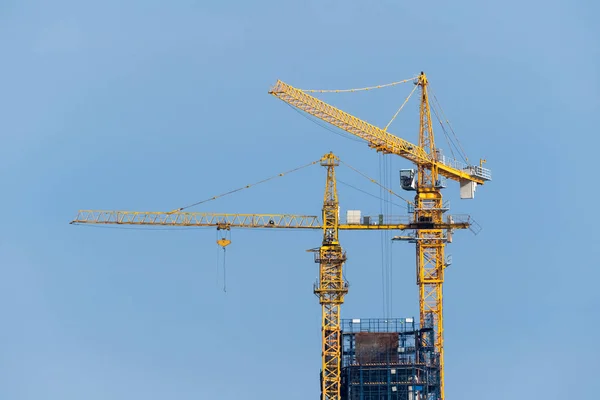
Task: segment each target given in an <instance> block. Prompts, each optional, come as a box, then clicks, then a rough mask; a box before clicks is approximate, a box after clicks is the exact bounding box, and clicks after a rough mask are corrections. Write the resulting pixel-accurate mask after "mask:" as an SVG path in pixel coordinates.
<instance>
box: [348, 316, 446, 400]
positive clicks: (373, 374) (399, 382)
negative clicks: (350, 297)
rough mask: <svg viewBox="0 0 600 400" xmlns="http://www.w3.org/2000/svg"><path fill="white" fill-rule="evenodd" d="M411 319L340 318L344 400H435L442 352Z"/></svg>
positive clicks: (424, 330) (426, 331)
mask: <svg viewBox="0 0 600 400" xmlns="http://www.w3.org/2000/svg"><path fill="white" fill-rule="evenodd" d="M431 332H432V328H431V327H429V328H424V329H419V328H417V323H416V322H415V321H414V319H413V318H395V319H347V320H342V392H341V399H342V400H435V399H437V398H438V397H439V394H440V364H439V354H437V353H436V352H435V347H434V346H433V345H429V346H423V343H424V342H427V341H428V340H426V339H423V337H424V336H428V335H431Z"/></svg>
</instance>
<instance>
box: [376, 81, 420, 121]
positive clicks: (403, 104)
mask: <svg viewBox="0 0 600 400" xmlns="http://www.w3.org/2000/svg"><path fill="white" fill-rule="evenodd" d="M418 87H419V85H415V87H414V88H413V90H411V92H410V94H409V95H408V97H407V98H406V100H404V103H402V105H401V106H400V108H399V109H398V111H396V114H394V116H393V117H392V119H391V120H390V122H388V124H387V125H386V126H385V128H383V130H384V131H387V130H388V128H389V127H390V125H391V124H392V122H394V120H395V119H396V117H397V116H398V114H400V111H402V109H403V108H404V106H405V105H406V103H408V100H409V99H410V97H411V96H412V95H413V93H414V92H415V90H417V88H418Z"/></svg>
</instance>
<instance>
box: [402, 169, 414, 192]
mask: <svg viewBox="0 0 600 400" xmlns="http://www.w3.org/2000/svg"><path fill="white" fill-rule="evenodd" d="M400 186H402V189H404V190H412V191H415V190H417V174H416V171H415V170H414V169H401V170H400Z"/></svg>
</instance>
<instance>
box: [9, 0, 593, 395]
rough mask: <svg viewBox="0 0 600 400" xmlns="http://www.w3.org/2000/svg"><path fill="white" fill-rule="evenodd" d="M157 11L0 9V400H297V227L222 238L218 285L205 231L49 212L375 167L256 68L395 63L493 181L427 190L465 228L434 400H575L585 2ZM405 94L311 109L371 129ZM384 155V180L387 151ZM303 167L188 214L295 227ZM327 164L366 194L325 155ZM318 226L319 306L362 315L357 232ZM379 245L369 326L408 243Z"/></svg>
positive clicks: (372, 209) (584, 242) (309, 375)
mask: <svg viewBox="0 0 600 400" xmlns="http://www.w3.org/2000/svg"><path fill="white" fill-rule="evenodd" d="M123 3H126V4H123ZM206 3H208V2H206ZM165 4H166V3H165V2H158V1H143V2H142V1H129V2H118V1H106V2H102V4H92V3H91V2H66V1H55V2H52V3H50V2H41V1H31V2H17V1H10V0H8V1H4V2H2V4H1V5H0V32H1V34H0V49H1V50H2V53H3V57H2V60H3V61H2V63H1V64H0V83H1V87H2V91H1V92H0V106H1V108H2V110H3V113H2V118H0V132H1V133H0V135H1V136H0V137H1V138H2V146H0V173H1V175H0V176H1V177H2V181H3V183H4V188H5V191H4V195H3V196H2V197H1V198H0V205H1V206H2V209H3V210H4V215H3V218H2V220H3V223H2V228H0V229H1V230H0V232H1V236H0V260H1V262H0V315H1V316H2V319H3V328H2V329H1V330H0V398H2V399H7V400H8V399H10V400H21V399H23V400H25V399H27V400H29V399H44V400H54V399H57V400H58V399H60V400H70V399H73V400H75V399H82V398H85V399H89V400H95V399H107V398H110V399H115V400H119V399H131V398H144V399H147V400H154V399H166V398H176V399H181V400H185V399H209V398H211V399H225V400H227V399H237V398H241V397H243V398H248V399H275V398H287V399H290V400H291V399H310V398H317V396H318V393H319V387H318V377H319V367H320V333H319V324H320V307H319V305H318V300H317V298H316V297H315V296H314V295H313V294H312V284H313V282H314V280H315V278H316V276H317V266H316V265H315V264H314V263H313V261H312V258H311V255H310V254H308V253H306V252H305V251H304V250H306V249H309V248H313V247H316V246H318V245H319V242H320V237H319V233H318V232H296V231H289V232H286V231H283V232H279V233H274V232H270V231H267V232H265V231H251V230H250V231H243V230H234V231H233V232H232V239H233V244H232V245H231V246H230V247H229V249H228V253H227V293H224V292H223V290H222V283H223V282H222V280H221V279H220V278H218V272H219V271H217V254H218V253H217V245H216V244H215V239H216V234H215V231H214V230H213V229H202V230H193V231H180V230H173V231H170V230H169V231H164V230H161V231H144V230H122V229H98V228H90V227H84V226H71V225H69V224H68V222H69V221H70V220H71V219H72V218H73V217H74V216H75V215H76V211H77V210H78V209H81V208H84V209H87V208H89V209H125V210H170V209H173V208H176V207H179V206H182V205H185V204H189V203H192V202H194V201H196V200H201V199H204V198H206V197H210V196H212V195H215V194H218V193H221V192H224V191H227V190H229V189H232V188H236V187H239V186H242V185H245V184H247V183H250V182H253V181H256V180H260V179H262V178H264V177H267V176H270V175H273V174H275V173H278V172H282V171H285V170H287V169H291V168H294V167H296V166H299V165H302V164H305V163H307V162H310V161H312V160H316V159H318V158H319V157H320V156H321V155H323V154H324V153H326V152H328V151H333V152H335V153H336V154H337V155H339V156H340V157H341V158H342V159H343V160H344V161H346V162H347V163H348V164H350V165H352V166H354V167H356V168H358V169H360V170H361V171H364V172H365V173H367V174H369V175H371V176H373V177H378V176H380V175H379V174H380V171H379V161H380V156H378V155H377V154H376V153H375V152H373V151H372V150H370V149H369V148H368V147H367V146H366V145H364V144H362V143H357V142H355V141H352V140H348V139H344V138H342V137H340V136H338V135H334V134H332V133H330V132H329V131H327V130H325V129H323V128H321V127H319V126H318V125H315V124H314V123H312V122H310V121H308V120H306V119H305V118H302V117H301V116H300V115H299V114H298V113H296V112H294V111H293V110H291V109H290V108H289V107H287V106H286V105H285V104H284V103H282V102H281V101H279V100H277V99H275V98H273V97H272V96H269V95H268V94H267V91H268V89H269V88H270V86H271V85H272V84H273V83H275V81H276V80H277V79H282V80H284V81H286V82H288V83H290V84H292V85H294V86H297V87H301V88H348V87H362V86H368V85H373V84H380V83H386V82H391V81H396V80H400V79H404V78H408V77H411V76H414V75H415V74H416V73H418V72H419V71H421V70H423V71H425V72H426V73H427V74H428V76H429V78H430V80H431V83H432V88H433V89H434V91H435V93H436V95H437V97H438V99H439V100H440V102H441V104H442V106H443V108H444V111H445V113H446V115H447V116H448V118H449V119H450V121H451V122H452V124H453V127H454V129H455V131H456V132H457V135H458V136H459V138H460V140H461V143H462V144H463V145H464V147H465V150H466V152H467V154H468V155H469V156H470V157H471V159H472V160H477V159H478V158H479V157H485V158H487V160H488V164H487V165H488V166H489V167H490V168H491V169H492V170H493V173H494V181H493V182H491V183H490V184H489V185H486V186H485V187H481V188H479V190H478V192H477V195H476V199H475V200H472V201H466V200H463V201H461V200H459V199H458V188H457V186H456V185H453V184H451V185H450V187H449V188H448V189H446V191H445V196H446V197H447V198H448V199H450V200H451V205H452V212H453V213H469V214H471V215H472V216H473V217H474V218H475V219H476V220H477V221H478V222H479V223H480V224H481V225H482V226H483V231H482V232H481V233H480V234H479V235H477V236H474V235H472V234H470V233H469V232H460V233H458V234H456V236H455V241H454V243H452V245H450V246H449V248H448V253H450V254H452V256H453V264H452V266H451V267H450V268H449V269H448V270H447V274H446V285H445V292H444V293H445V306H446V308H445V310H446V312H445V317H446V338H447V341H446V363H447V368H446V377H447V398H449V399H453V398H454V399H457V398H462V399H463V400H469V399H481V398H485V399H488V400H495V399H506V398H516V397H521V398H544V399H559V398H561V399H562V398H566V397H571V398H584V397H586V398H591V397H593V396H594V393H595V392H593V388H592V386H591V385H590V383H591V382H593V381H594V379H595V376H593V371H594V370H596V369H597V367H598V362H597V358H598V355H599V354H598V350H597V349H595V347H594V343H595V341H596V339H597V336H598V335H597V330H598V328H599V327H600V321H599V320H598V316H597V309H598V306H599V305H600V304H599V303H600V295H599V294H598V293H597V291H596V290H595V289H594V288H593V286H592V285H591V282H594V281H596V280H598V278H600V273H599V272H598V269H597V268H594V265H597V262H594V261H593V259H594V258H593V257H594V256H593V247H592V246H593V245H594V244H596V243H597V239H598V235H597V234H596V233H594V232H595V230H594V229H593V228H594V226H595V222H597V219H598V218H597V216H596V213H594V212H593V211H594V208H593V206H592V204H593V199H594V197H595V195H596V194H597V189H596V188H595V185H594V183H595V178H593V176H592V172H593V165H595V162H594V161H595V158H596V152H597V150H596V149H597V148H598V147H599V146H600V141H599V140H598V138H597V135H594V132H595V130H596V129H597V128H596V126H595V121H594V116H595V115H596V113H597V112H598V111H599V110H598V109H599V106H600V97H599V93H600V83H599V74H598V71H600V50H599V49H600V46H599V45H600V43H599V39H600V29H599V28H598V26H597V24H596V21H595V20H594V16H595V15H597V14H598V11H600V10H599V8H598V6H597V5H596V4H595V3H592V2H585V1H579V2H567V1H546V2H536V1H519V2H516V1H505V2H501V3H496V4H483V3H482V2H477V1H465V2H462V3H461V4H457V3H440V4H427V5H418V4H417V3H412V4H409V3H402V2H397V1H379V2H368V3H367V2H342V1H333V0H332V1H328V2H317V1H312V0H311V1H306V2H293V3H292V2H290V4H283V3H282V2H275V1H259V2H241V1H228V2H225V1H223V2H210V3H208V4H204V2H199V1H176V2H171V3H170V4H169V5H168V6H167V5H165ZM408 90H409V88H408V87H407V86H400V87H396V88H393V89H385V90H381V91H378V92H368V93H355V94H351V95H322V96H321V97H322V98H323V99H325V100H326V101H330V102H331V103H333V104H335V105H337V106H339V107H341V108H343V109H345V110H347V111H349V112H352V113H355V114H356V115H358V116H360V117H362V118H364V119H366V120H368V121H370V122H372V123H375V124H377V125H385V124H386V123H387V121H388V120H389V118H390V117H391V115H393V113H394V112H395V110H396V109H397V107H398V106H399V105H400V104H401V103H402V101H403V99H404V97H405V96H406V95H407V94H408ZM417 121H418V114H417V106H416V103H415V102H411V103H409V106H407V108H406V109H405V110H403V112H402V113H401V115H400V117H399V119H398V121H397V122H395V123H394V124H393V125H392V127H391V128H390V130H391V131H392V132H393V133H396V134H398V135H401V136H403V137H405V138H406V139H408V140H412V141H416V135H417V131H416V126H417V125H416V124H417ZM442 137H443V136H442V135H441V133H440V132H438V138H439V139H441V138H442ZM390 163H391V166H392V173H391V182H392V183H393V184H394V185H396V186H394V190H399V188H398V186H397V183H398V182H397V170H398V169H399V168H406V167H408V166H409V164H408V163H407V162H405V161H403V160H401V159H396V158H394V159H392V160H391V161H390ZM323 172H324V171H323V170H322V168H320V167H318V166H315V167H311V168H310V169H307V170H303V171H301V172H297V173H295V174H292V175H290V176H288V177H285V178H282V179H280V180H276V181H274V182H270V183H269V184H265V185H261V186H258V187H256V188H253V189H251V190H248V191H245V192H243V193H240V194H238V195H235V196H231V197H227V198H224V199H221V200H219V201H215V202H211V203H207V204H205V205H204V207H199V208H196V209H195V210H196V211H212V212H256V213H261V212H264V213H298V214H311V215H318V214H319V212H320V203H321V201H322V200H321V199H322V190H323V184H324V173H323ZM339 178H340V179H342V180H343V181H344V182H347V183H351V184H352V185H354V186H356V187H359V188H360V189H362V190H366V191H368V192H370V193H373V194H375V195H379V189H378V188H377V187H375V186H373V185H372V184H369V182H368V181H365V180H364V179H363V178H361V177H360V176H358V175H356V174H355V173H353V172H351V171H349V170H348V169H347V168H346V169H344V168H340V170H339ZM387 179H390V178H387ZM340 200H341V204H342V212H344V210H347V209H361V210H363V212H365V213H378V212H379V207H380V204H379V201H378V200H376V199H373V198H371V197H369V196H366V195H364V194H362V193H361V192H358V191H355V190H353V189H351V188H349V187H347V186H343V185H342V186H340ZM590 211H591V213H590ZM394 212H395V213H402V212H404V211H403V210H402V209H398V208H394ZM341 240H342V245H343V246H344V247H345V248H346V250H347V252H348V258H349V261H348V264H347V269H346V273H347V278H348V280H349V282H350V285H351V291H350V293H349V295H348V296H347V299H346V300H347V301H346V304H345V307H344V309H343V317H345V318H352V317H363V318H366V317H380V316H381V315H382V296H381V287H382V274H381V269H382V260H381V258H382V251H381V240H382V238H381V235H380V234H379V233H371V232H365V233H344V234H343V235H342V237H341ZM391 248H392V250H391V252H392V257H393V282H392V283H393V289H394V294H393V312H394V315H395V316H397V317H405V316H417V313H418V307H417V288H416V285H415V277H414V248H413V247H412V245H409V244H402V243H395V244H393V245H392V246H391ZM219 273H221V272H219ZM588 282H590V283H588ZM584 283H585V284H584ZM590 286H592V287H590Z"/></svg>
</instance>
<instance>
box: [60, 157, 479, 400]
mask: <svg viewBox="0 0 600 400" xmlns="http://www.w3.org/2000/svg"><path fill="white" fill-rule="evenodd" d="M339 162H340V160H339V158H338V157H337V156H335V155H334V154H333V153H328V154H325V155H324V156H323V157H322V158H321V159H320V164H321V165H322V166H323V167H325V168H326V169H327V178H326V182H325V194H324V198H323V207H322V215H321V218H319V217H317V216H309V215H295V214H219V213H205V212H182V211H168V212H156V211H110V210H79V212H78V213H77V217H76V218H75V219H74V220H72V221H71V222H70V223H71V224H75V225H77V224H91V225H136V226H161V227H165V226H170V227H190V228H194V227H215V228H217V229H218V230H226V231H228V230H230V229H231V228H261V229H312V230H321V231H322V233H323V240H322V242H321V247H320V248H319V250H318V251H315V262H316V263H318V264H319V280H318V282H317V283H316V284H315V287H314V293H315V294H316V295H317V296H318V297H319V303H320V304H321V309H322V310H321V334H322V337H321V345H322V351H321V393H322V399H324V400H339V398H340V384H341V382H340V381H341V347H340V346H341V337H340V336H341V334H340V332H341V330H340V307H341V305H342V304H343V302H344V296H345V295H346V294H347V293H348V284H347V282H346V281H345V280H344V278H343V270H342V267H343V264H344V261H345V260H346V254H345V252H344V251H343V249H342V247H341V245H340V242H339V231H340V230H348V231H355V230H361V231H362V230H401V231H404V230H414V229H416V228H417V226H418V224H416V223H414V222H413V221H408V220H407V221H406V223H389V222H388V223H385V221H384V222H380V223H364V222H363V223H349V221H346V223H345V224H342V223H341V222H340V216H339V200H338V194H337V186H336V175H335V168H336V167H337V166H338V165H339ZM369 220H370V221H376V220H377V219H376V218H372V219H369ZM470 225H471V222H470V220H469V218H462V219H460V220H459V219H458V218H456V219H455V220H452V221H447V222H444V221H439V222H434V223H432V227H433V228H435V229H439V230H445V231H448V232H451V231H453V230H455V229H467V228H469V227H470ZM217 242H218V244H219V245H221V246H227V245H229V243H230V241H229V240H224V239H220V240H219V241H217Z"/></svg>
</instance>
